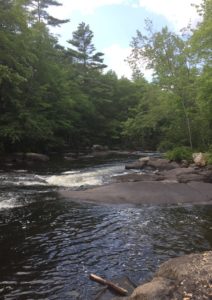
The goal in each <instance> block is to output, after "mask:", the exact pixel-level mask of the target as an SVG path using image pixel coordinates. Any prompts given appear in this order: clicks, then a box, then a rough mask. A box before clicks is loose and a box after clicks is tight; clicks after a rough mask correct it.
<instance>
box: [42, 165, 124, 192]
mask: <svg viewBox="0 0 212 300" xmlns="http://www.w3.org/2000/svg"><path fill="white" fill-rule="evenodd" d="M123 171H124V165H122V164H117V165H109V166H99V167H96V168H92V169H88V170H85V169H84V170H83V171H68V172H64V173H61V174H59V175H53V176H50V177H49V178H46V182H47V183H48V184H50V185H54V186H61V187H69V188H79V187H91V186H97V185H102V184H105V183H109V182H110V180H111V177H113V176H115V175H118V174H120V173H123Z"/></svg>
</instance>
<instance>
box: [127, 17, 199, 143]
mask: <svg viewBox="0 0 212 300" xmlns="http://www.w3.org/2000/svg"><path fill="white" fill-rule="evenodd" d="M146 30H147V33H148V35H143V34H142V33H141V32H140V31H137V36H136V37H135V38H133V40H132V43H131V46H132V48H133V49H132V53H131V56H130V57H129V63H130V64H131V66H132V68H133V69H134V71H136V70H139V64H141V63H146V65H147V68H149V69H152V70H153V71H154V74H153V80H154V82H155V83H157V84H158V85H159V86H160V88H161V89H162V90H165V91H169V92H170V93H171V94H172V95H174V97H175V99H176V100H177V101H179V102H180V103H181V108H182V115H183V116H184V121H185V122H182V124H185V125H183V126H186V128H187V136H188V144H189V145H190V147H191V148H192V146H193V140H192V124H191V109H192V107H194V106H195V103H194V100H195V98H194V90H193V86H194V81H195V76H196V75H197V68H196V66H195V65H193V64H192V59H191V57H190V52H189V45H188V44H187V41H185V40H184V39H183V38H181V37H180V36H179V35H177V34H175V33H172V32H170V31H169V30H168V28H167V27H165V28H163V29H162V30H161V32H153V28H152V24H151V22H149V21H148V22H147V26H146ZM182 128H183V127H182ZM182 130H183V129H182ZM183 131H184V130H183Z"/></svg>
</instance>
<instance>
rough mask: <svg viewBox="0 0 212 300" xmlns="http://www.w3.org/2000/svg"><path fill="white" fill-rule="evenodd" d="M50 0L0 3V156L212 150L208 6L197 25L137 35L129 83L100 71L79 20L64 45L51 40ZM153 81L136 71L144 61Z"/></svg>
mask: <svg viewBox="0 0 212 300" xmlns="http://www.w3.org/2000/svg"><path fill="white" fill-rule="evenodd" d="M57 5H60V3H59V2H58V1H56V0H0V153H10V152H19V151H21V152H27V151H32V152H33V151H34V152H36V151H41V152H43V153H48V152H51V151H63V150H65V149H72V150H74V151H78V150H79V149H85V148H87V147H91V146H92V145H93V144H102V145H107V146H108V147H110V148H123V149H126V148H128V149H132V148H133V149H135V148H142V149H146V150H147V149H148V150H159V151H167V150H170V149H173V148H174V147H177V146H185V147H190V148H192V149H195V150H196V149H197V150H199V151H208V149H211V151H212V65H211V55H212V34H211V32H212V0H203V2H202V5H200V6H197V7H196V9H197V10H198V13H199V15H200V17H201V19H200V21H199V23H198V24H197V26H196V27H195V28H192V27H191V26H189V25H188V27H187V28H184V29H183V30H182V31H181V32H180V33H176V32H172V31H170V30H169V28H167V27H164V28H162V29H161V31H155V30H154V24H152V22H151V21H150V20H146V27H145V28H141V29H139V30H137V31H136V32H135V36H134V37H132V40H131V42H130V41H129V42H130V46H131V49H132V51H131V55H130V56H129V57H128V58H127V60H128V62H129V64H130V66H131V68H132V70H133V76H132V79H131V80H129V79H127V78H125V77H122V78H118V76H117V75H116V73H115V72H114V71H112V70H110V71H106V67H107V66H106V65H105V64H104V53H101V52H98V50H97V49H96V48H95V45H94V44H93V37H94V34H93V32H92V29H91V28H90V26H89V24H85V23H84V22H82V23H80V24H79V25H78V27H77V28H76V30H75V31H74V32H73V33H72V35H71V36H70V40H69V41H68V45H69V46H68V47H64V46H62V45H61V44H60V43H59V41H58V39H57V37H55V36H54V35H53V34H52V33H51V28H52V26H60V25H62V24H63V23H66V22H69V20H59V19H56V18H54V17H53V16H51V15H50V14H49V13H48V8H49V7H51V6H57ZM144 63H145V65H146V67H147V68H148V69H150V70H152V74H153V75H152V81H151V82H148V81H147V80H146V79H145V77H144V75H143V74H142V73H141V65H142V64H144Z"/></svg>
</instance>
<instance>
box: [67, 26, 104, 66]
mask: <svg viewBox="0 0 212 300" xmlns="http://www.w3.org/2000/svg"><path fill="white" fill-rule="evenodd" d="M92 40H93V32H92V31H91V30H90V27H89V25H86V24H85V23H84V22H82V23H80V24H79V26H78V28H77V30H76V31H74V32H73V37H72V39H71V40H69V41H68V43H69V44H71V45H72V46H73V47H74V49H73V48H71V49H69V55H70V57H71V58H72V61H73V62H74V63H76V64H78V65H80V66H81V67H82V69H83V70H84V71H85V70H86V69H98V70H101V69H103V68H105V67H106V65H104V64H103V61H104V59H103V56H104V54H103V53H101V52H95V51H96V49H95V47H94V44H93V43H92Z"/></svg>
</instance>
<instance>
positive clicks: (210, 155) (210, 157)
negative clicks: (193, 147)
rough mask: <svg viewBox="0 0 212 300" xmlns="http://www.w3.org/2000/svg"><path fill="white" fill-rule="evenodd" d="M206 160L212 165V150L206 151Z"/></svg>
mask: <svg viewBox="0 0 212 300" xmlns="http://www.w3.org/2000/svg"><path fill="white" fill-rule="evenodd" d="M206 160H207V164H208V165H212V151H211V152H207V153H206Z"/></svg>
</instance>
